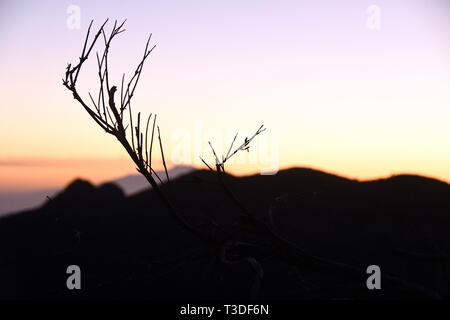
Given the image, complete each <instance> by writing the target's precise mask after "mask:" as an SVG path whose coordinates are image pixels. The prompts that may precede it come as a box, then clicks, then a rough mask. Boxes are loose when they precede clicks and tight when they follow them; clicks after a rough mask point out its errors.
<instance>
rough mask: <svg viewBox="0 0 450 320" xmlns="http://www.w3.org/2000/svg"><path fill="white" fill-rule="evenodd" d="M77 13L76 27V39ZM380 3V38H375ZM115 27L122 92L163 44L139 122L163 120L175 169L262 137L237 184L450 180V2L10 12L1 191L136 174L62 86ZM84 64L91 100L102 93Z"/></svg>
mask: <svg viewBox="0 0 450 320" xmlns="http://www.w3.org/2000/svg"><path fill="white" fill-rule="evenodd" d="M72 4H74V5H77V6H78V7H79V8H80V12H81V15H80V18H81V20H80V21H81V28H80V29H74V30H71V29H69V28H68V27H67V25H66V20H67V18H68V16H69V14H68V13H67V12H66V10H67V8H68V6H69V5H72ZM373 4H375V5H377V6H378V7H379V8H380V9H381V16H380V18H381V20H380V26H381V28H380V29H379V30H373V29H370V28H368V27H367V25H366V20H367V19H368V13H367V12H366V10H367V8H368V7H369V6H370V5H373ZM107 17H110V18H112V19H118V20H122V19H124V18H127V19H128V20H127V23H126V29H127V31H126V32H125V33H123V34H121V35H120V36H119V37H118V38H117V40H116V42H115V43H113V46H112V48H111V60H110V68H111V77H112V79H113V80H114V81H113V82H115V84H116V85H118V84H120V77H121V73H122V72H125V73H127V74H130V73H131V72H132V70H133V69H134V67H135V65H136V63H137V62H138V59H139V58H140V56H141V54H142V51H143V48H144V45H145V41H146V38H147V36H148V34H149V33H150V32H152V33H153V38H152V39H153V43H155V44H157V48H156V50H155V51H154V52H153V53H152V54H151V57H150V60H149V62H148V65H146V66H145V67H144V72H143V77H142V79H141V81H140V83H139V87H138V89H137V92H136V98H135V102H134V110H139V111H142V112H143V113H144V114H148V113H149V112H153V113H157V114H158V119H159V124H160V127H161V132H162V135H163V139H164V142H165V151H166V153H167V157H168V159H169V160H170V162H171V165H173V164H174V163H175V162H177V161H181V160H183V161H182V163H184V164H194V165H199V164H198V156H206V158H208V159H211V157H210V155H209V149H208V148H207V141H208V140H209V139H211V140H212V142H213V143H214V144H215V145H216V146H217V148H218V150H219V151H221V150H225V151H224V152H225V153H226V151H227V150H226V149H227V143H229V142H231V139H232V137H233V133H234V132H236V131H239V133H240V134H241V135H240V136H241V138H243V137H244V136H245V135H249V134H251V132H253V131H254V130H256V129H257V128H258V127H259V125H260V124H264V125H265V126H266V127H267V131H266V132H264V133H263V135H262V136H261V139H259V140H258V141H255V144H254V145H253V146H252V147H251V151H252V152H251V153H250V155H246V154H245V155H242V158H240V159H237V160H236V163H235V164H231V165H230V166H229V170H230V171H231V172H233V173H236V174H245V173H249V172H259V171H260V169H264V168H269V167H271V166H274V165H276V166H277V167H279V168H284V167H290V166H307V167H313V168H317V169H321V170H325V171H328V172H333V173H336V174H340V175H344V176H347V177H351V178H357V179H370V178H376V177H385V176H389V175H391V174H397V173H417V174H422V175H426V176H432V177H436V178H439V179H441V180H445V181H448V182H450V4H449V3H448V1H443V0H442V1H438V0H434V1H418V0H408V1H406V0H398V1H364V0H363V1H331V0H329V1H283V2H278V1H221V2H219V1H188V2H186V1H128V2H127V4H126V5H124V2H123V1H103V2H102V1H96V2H95V3H94V2H93V1H70V2H68V1H58V2H55V1H2V3H1V5H0V36H1V38H2V49H1V50H0V70H1V72H0V94H1V97H2V99H1V102H0V111H1V117H0V191H5V190H6V191H11V190H32V189H38V188H44V187H55V186H63V185H65V184H67V183H68V182H69V181H70V180H71V179H73V178H75V177H84V178H87V179H91V180H93V181H95V182H99V181H105V180H108V179H111V178H115V177H118V176H122V175H124V174H128V173H135V169H134V166H133V164H132V163H131V161H130V160H128V159H127V157H126V153H125V152H124V151H123V150H122V149H121V146H120V145H119V144H118V143H117V141H115V139H114V138H113V137H112V136H109V135H106V134H104V133H103V132H102V131H101V130H100V128H98V127H97V126H96V125H95V123H94V122H93V121H92V120H91V119H90V118H89V116H88V115H87V114H86V113H85V111H84V110H83V109H82V108H81V106H80V105H78V104H77V103H76V102H75V101H74V100H73V98H72V97H71V95H70V93H69V92H67V91H66V90H65V89H64V88H63V86H62V84H61V78H62V76H63V73H64V69H65V66H66V64H67V63H68V62H69V61H71V62H75V61H76V60H77V58H78V56H79V54H80V51H81V48H82V44H83V39H84V36H85V32H86V29H87V26H88V24H89V22H90V20H91V19H94V20H95V25H96V26H98V25H99V24H100V23H101V22H103V21H104V20H105V19H106V18H107ZM98 49H100V47H98ZM89 62H90V64H88V66H87V68H86V69H84V70H83V71H82V75H81V77H80V80H79V84H80V86H79V92H80V93H82V94H84V95H85V98H86V99H88V96H87V92H88V91H95V90H97V84H96V81H97V79H96V74H95V71H96V70H95V59H90V61H89ZM252 157H253V158H252ZM155 161H157V162H158V165H160V162H159V161H158V157H156V159H155Z"/></svg>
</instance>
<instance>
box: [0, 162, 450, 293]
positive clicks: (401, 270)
mask: <svg viewBox="0 0 450 320" xmlns="http://www.w3.org/2000/svg"><path fill="white" fill-rule="evenodd" d="M215 179H216V177H215V175H214V174H213V173H211V172H209V171H195V172H191V173H189V174H187V175H184V176H182V177H179V178H178V179H176V180H174V181H172V182H171V184H170V185H164V186H163V189H164V190H165V191H166V192H167V193H168V194H169V197H170V198H171V199H173V200H172V201H173V203H174V204H175V206H176V207H177V208H179V209H180V212H183V214H184V215H186V218H187V219H188V220H189V221H191V222H192V223H194V224H195V225H198V226H202V224H204V222H205V221H206V220H211V219H212V220H213V221H214V222H215V223H216V224H217V225H218V226H220V227H221V228H226V227H227V226H231V225H233V224H234V223H235V222H236V219H238V215H237V214H236V212H237V210H238V209H237V208H236V207H235V205H234V204H233V203H232V202H230V201H229V199H228V198H227V197H226V195H225V194H224V193H223V191H222V189H221V188H220V187H219V186H217V185H216V184H214V181H215ZM226 180H227V182H228V183H229V185H231V186H232V188H233V189H234V191H235V193H236V194H237V195H238V197H239V198H240V199H241V200H242V202H244V203H245V204H246V205H247V207H248V208H249V209H250V210H251V211H252V212H254V213H255V214H256V215H257V216H259V217H260V218H261V219H262V220H264V221H267V222H270V223H272V224H273V226H274V227H275V228H276V229H277V230H278V232H279V233H280V234H282V235H283V236H284V237H285V238H287V239H288V240H290V241H292V242H294V243H296V244H297V245H298V246H299V247H301V248H302V249H303V250H305V251H306V252H309V253H311V254H314V255H317V256H320V257H325V258H327V259H330V260H333V261H337V262H341V263H345V264H349V265H352V266H356V267H358V268H360V269H362V270H366V268H367V266H369V265H378V266H380V268H381V272H386V273H389V274H391V275H394V276H396V277H399V278H402V279H404V280H405V281H408V282H411V283H415V284H418V285H420V286H422V287H424V288H426V289H428V290H430V291H431V292H436V293H437V294H438V295H439V296H440V297H443V298H450V292H449V288H450V273H449V272H450V269H449V267H450V266H449V261H450V258H449V256H448V255H447V254H448V253H449V252H450V233H449V232H448V227H449V226H450V186H449V185H448V184H447V183H444V182H441V181H437V180H433V179H428V178H424V177H419V176H411V175H400V176H394V177H391V178H388V179H382V180H375V181H368V182H358V181H354V180H349V179H345V178H342V177H338V176H334V175H330V174H327V173H324V172H320V171H315V170H311V169H302V168H294V169H288V170H283V171H280V172H279V173H278V174H276V175H274V176H260V175H255V176H249V177H242V178H237V177H233V176H227V177H226ZM220 231H221V230H219V227H218V230H217V232H218V233H220ZM242 232H243V233H244V234H245V232H246V230H243V231H242ZM248 236H249V237H251V235H250V234H249V235H248ZM0 257H1V260H0V283H1V286H0V288H1V289H0V298H2V299H14V298H62V299H78V298H81V299H84V298H86V299H88V298H156V299H188V298H190V299H248V298H249V297H250V296H251V295H252V294H253V295H254V292H252V290H255V287H254V285H255V282H254V281H255V271H254V269H253V268H252V265H251V263H249V262H248V261H247V262H246V261H243V262H241V263H236V264H224V263H222V262H221V260H220V259H219V252H217V250H213V249H211V248H205V247H204V246H203V245H202V244H200V243H199V242H198V241H197V240H196V239H194V238H192V236H191V235H190V234H188V233H186V232H184V231H183V230H182V229H181V228H180V227H179V226H178V225H176V224H175V223H174V222H173V220H171V219H170V218H169V217H168V214H167V212H166V209H165V207H164V206H163V205H162V203H161V202H160V200H159V198H158V197H157V196H156V195H155V194H154V192H153V191H152V190H147V191H144V192H141V193H139V194H136V195H133V196H131V197H126V196H125V195H124V193H123V191H122V190H121V189H120V188H119V187H117V186H116V185H114V184H104V185H102V186H100V187H95V186H93V185H92V184H90V183H89V182H87V181H83V180H76V181H74V182H73V183H72V184H70V185H69V186H68V187H67V188H66V190H65V191H64V192H62V193H60V194H59V195H57V196H56V197H54V198H53V199H51V200H49V201H47V202H46V203H45V204H44V205H43V206H42V207H41V208H38V209H36V210H31V211H26V212H22V213H18V214H15V215H12V216H8V217H5V218H3V219H0ZM259 262H260V264H261V266H262V269H263V273H262V275H263V276H262V280H261V283H260V287H259V288H258V292H257V297H258V298H260V299H288V300H292V299H336V298H337V299H348V298H350V299H353V298H364V299H366V298H378V299H379V298H381V299H391V298H410V297H414V295H413V294H412V293H411V292H405V291H404V290H400V289H398V288H395V287H388V286H387V287H383V284H382V289H381V290H368V289H367V287H366V279H367V277H368V275H367V274H366V273H362V274H361V277H360V279H355V278H351V279H349V278H347V277H346V276H345V275H342V276H338V275H336V274H335V273H327V272H324V271H321V270H315V269H314V268H311V267H309V266H304V267H302V266H292V265H289V264H286V263H283V262H281V261H277V260H276V259H271V257H270V256H268V257H264V258H262V259H261V260H260V261H259ZM69 265H78V266H80V268H81V271H82V289H81V290H72V291H71V290H68V289H67V287H66V280H67V277H68V274H67V273H66V269H67V267H68V266H69Z"/></svg>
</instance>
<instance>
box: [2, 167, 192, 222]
mask: <svg viewBox="0 0 450 320" xmlns="http://www.w3.org/2000/svg"><path fill="white" fill-rule="evenodd" d="M193 170H195V169H194V168H193V167H189V166H181V165H178V166H174V167H173V168H171V169H169V170H168V174H169V177H170V178H171V179H174V178H176V177H178V176H180V175H182V174H186V173H188V172H191V171H193ZM157 174H158V176H159V177H160V179H161V180H162V181H163V182H165V181H166V174H165V172H164V170H163V171H157ZM109 182H112V183H114V184H116V185H118V186H119V187H120V188H121V189H122V190H123V191H124V193H125V194H126V195H131V194H134V193H136V192H139V191H142V190H145V189H149V188H151V186H150V185H149V184H148V182H147V180H145V178H144V177H143V176H142V175H140V174H130V175H127V176H124V177H119V178H116V179H113V180H111V181H107V182H103V183H109ZM158 182H159V180H158ZM60 191H61V189H60V188H49V189H42V190H32V191H15V192H14V191H13V192H0V216H2V215H7V214H14V213H15V212H18V211H23V210H27V209H32V208H34V207H37V206H40V205H42V204H43V203H44V202H45V200H46V199H47V197H53V196H54V195H55V194H57V193H58V192H60Z"/></svg>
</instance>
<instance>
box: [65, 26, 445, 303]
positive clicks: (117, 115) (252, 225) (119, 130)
mask: <svg viewBox="0 0 450 320" xmlns="http://www.w3.org/2000/svg"><path fill="white" fill-rule="evenodd" d="M107 22H108V20H106V21H105V22H104V23H103V24H102V25H101V27H100V28H99V30H98V31H97V33H96V34H95V35H94V37H93V39H92V40H91V41H90V39H89V35H90V32H91V27H92V23H93V22H91V23H90V25H89V28H88V31H87V34H86V39H85V42H84V46H83V49H82V53H81V56H80V57H79V62H78V63H77V64H75V65H72V64H68V66H67V69H66V72H65V77H64V79H63V85H64V86H65V87H66V88H67V89H68V90H69V91H70V92H71V93H72V95H73V98H74V99H75V100H77V101H78V102H79V103H80V104H81V105H82V107H83V108H84V109H85V110H86V112H87V113H88V114H89V116H90V117H91V118H92V119H93V120H94V121H95V122H96V123H97V125H98V126H100V127H101V128H102V129H103V130H104V131H105V132H106V133H108V134H111V135H113V136H114V137H116V138H117V140H118V141H119V143H120V144H121V145H122V146H123V147H124V148H125V150H126V152H127V153H128V155H129V157H130V158H131V160H132V161H133V162H134V164H135V165H136V168H137V171H138V172H139V173H140V174H142V175H143V176H144V177H145V178H146V180H147V181H148V183H149V184H150V185H151V186H152V188H153V190H154V191H155V192H156V194H157V195H158V196H159V198H160V199H161V201H162V203H163V204H164V206H165V207H166V208H167V211H168V213H169V214H170V216H171V217H172V218H173V220H174V221H175V222H176V223H177V224H178V225H180V226H181V227H182V228H183V229H184V230H186V231H188V232H189V233H191V234H192V235H193V236H194V237H196V238H197V239H198V240H200V241H201V242H202V243H203V245H204V247H205V248H206V249H207V250H208V252H210V253H211V252H215V253H216V254H218V255H219V257H220V260H221V261H222V262H223V263H226V264H237V263H249V264H250V266H251V267H252V268H253V270H254V272H255V278H254V284H253V287H252V288H251V296H252V297H253V298H256V297H257V296H258V291H259V288H260V286H261V280H262V279H263V276H264V272H263V268H262V266H261V263H260V261H262V260H264V259H267V258H274V259H278V260H280V261H283V262H285V263H288V264H290V265H293V266H296V267H298V268H300V269H301V268H313V269H315V270H318V271H321V272H327V273H328V274H332V275H336V276H338V277H342V276H343V275H345V276H346V277H348V278H349V279H353V280H355V281H364V280H362V279H364V275H365V270H362V269H360V268H357V267H354V266H351V265H347V264H343V263H339V262H336V261H333V260H329V259H326V258H322V257H319V256H316V255H313V254H310V253H308V252H305V251H304V250H302V249H301V248H299V247H298V246H297V245H296V244H294V243H292V242H290V241H288V240H286V239H285V238H284V237H283V236H282V235H280V234H279V233H278V232H277V231H276V228H275V226H274V225H273V224H272V223H266V222H265V221H264V220H263V219H261V218H259V217H258V216H257V215H256V214H254V213H253V212H251V210H249V209H248V208H247V207H246V206H245V205H244V204H243V202H242V201H241V200H240V199H239V198H238V196H237V195H236V194H235V193H234V192H233V190H232V188H231V187H230V186H229V184H228V183H227V175H226V173H225V164H226V163H227V161H228V160H229V159H230V158H231V157H233V156H234V155H235V154H237V153H238V152H239V151H247V152H248V151H249V146H250V143H251V142H252V140H253V139H254V138H255V137H257V136H258V135H259V134H261V133H262V132H264V131H265V128H264V127H263V126H261V127H259V128H258V130H257V131H256V132H255V134H254V135H253V136H251V137H250V138H248V137H247V138H245V139H244V141H243V143H242V144H240V145H239V146H238V147H236V148H235V149H233V146H234V144H235V142H236V140H237V135H236V136H235V137H234V139H233V141H232V143H231V145H230V147H229V149H228V152H227V154H226V155H224V156H221V157H219V156H218V155H217V152H216V150H215V149H214V148H213V146H212V144H211V143H209V145H210V147H211V152H212V153H213V155H214V158H215V165H210V164H208V163H207V162H206V161H205V160H204V159H203V158H201V160H202V161H203V163H204V164H205V165H206V166H207V167H208V168H209V170H210V171H212V172H214V173H215V175H216V177H217V180H216V181H213V182H211V181H208V182H210V183H214V184H217V185H219V186H221V188H222V189H223V190H224V193H225V194H226V195H227V197H228V198H229V199H230V200H231V201H232V202H233V203H234V204H235V205H236V207H237V208H238V209H239V224H238V225H237V226H235V229H234V230H229V229H230V228H228V230H227V228H225V227H223V226H219V225H218V224H217V223H216V222H215V221H214V220H213V219H212V218H211V219H209V221H208V222H207V226H206V228H205V227H203V228H200V227H199V226H198V225H194V224H193V223H191V222H189V217H187V216H185V215H183V214H182V213H181V212H180V211H179V210H178V209H176V208H175V206H174V205H173V203H172V201H171V200H170V197H169V196H168V195H167V194H166V192H164V191H163V190H162V188H161V187H160V185H159V184H158V183H157V180H159V181H161V179H160V178H159V177H158V175H157V174H156V172H155V170H154V169H153V167H152V155H153V143H154V139H155V128H156V130H157V134H158V141H159V149H160V153H161V157H162V161H163V165H164V168H165V173H166V176H167V180H168V182H169V183H170V181H169V176H168V173H167V167H166V162H165V157H164V151H163V143H162V139H161V134H160V128H159V126H157V125H156V115H154V116H153V119H152V114H150V115H149V116H148V117H147V120H146V124H145V126H144V122H143V121H141V120H142V119H141V113H140V112H138V114H137V119H135V118H134V117H133V112H132V108H131V102H132V98H133V97H134V94H135V90H136V87H137V85H138V82H139V79H140V77H141V74H142V70H143V67H144V64H145V62H146V61H147V59H148V57H149V55H150V53H151V52H152V51H153V49H154V48H155V46H150V40H151V35H150V37H149V38H148V40H147V43H146V45H145V50H144V53H143V56H142V58H141V60H140V61H139V63H138V65H137V67H136V69H135V72H134V74H133V75H132V77H131V78H130V79H129V81H128V82H127V83H126V84H125V74H123V75H122V79H121V85H120V101H119V102H117V97H116V95H115V94H116V92H117V86H115V85H113V82H112V81H111V79H110V78H109V65H108V54H109V50H110V47H111V43H112V41H113V40H114V39H115V37H116V36H117V35H119V34H121V33H122V32H124V31H125V29H123V26H124V23H125V21H124V22H122V23H121V24H118V23H117V21H116V22H115V23H114V26H113V28H112V30H111V32H110V33H109V34H107V33H106V31H105V26H106V24H107ZM100 37H102V38H103V45H104V49H103V52H102V53H101V54H100V55H99V54H98V53H97V54H96V57H97V67H98V79H99V89H98V93H97V94H96V99H94V97H93V96H92V94H91V93H89V99H90V103H91V104H92V105H91V106H89V104H88V103H87V102H86V101H85V100H84V99H83V98H82V97H81V95H80V93H79V92H78V90H77V81H78V76H79V74H80V71H81V69H82V67H83V66H84V64H85V63H86V61H87V60H88V58H89V56H90V54H91V52H92V50H93V47H94V45H95V44H96V42H97V41H98V39H99V38H100ZM126 112H128V114H129V116H128V117H127V116H125V113H126ZM152 120H153V121H152ZM134 122H135V123H136V124H134ZM150 127H151V132H149V128H150ZM144 128H145V129H144ZM201 196H202V195H199V197H201ZM244 226H245V230H249V229H250V230H252V232H254V233H255V234H256V235H258V237H259V239H262V240H261V241H249V240H248V238H249V237H248V236H247V235H244V236H243V235H242V230H243V227H244ZM218 229H219V230H221V231H222V234H223V236H221V237H219V236H217V234H216V233H215V232H213V230H218ZM382 279H383V281H384V283H390V284H391V285H393V286H396V287H399V288H402V289H403V290H405V291H408V292H414V293H417V294H419V295H421V296H425V297H433V298H436V297H437V295H436V293H435V292H433V291H430V290H429V289H427V288H424V287H422V286H420V285H417V284H414V283H411V282H408V281H405V280H403V279H400V278H398V277H395V276H391V275H389V274H386V273H383V275H382Z"/></svg>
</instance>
